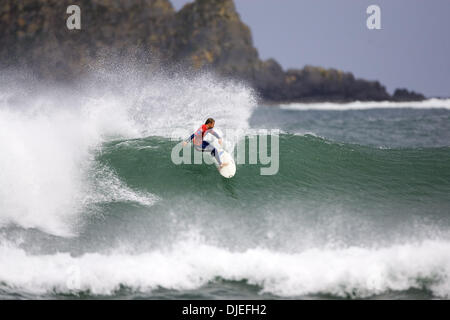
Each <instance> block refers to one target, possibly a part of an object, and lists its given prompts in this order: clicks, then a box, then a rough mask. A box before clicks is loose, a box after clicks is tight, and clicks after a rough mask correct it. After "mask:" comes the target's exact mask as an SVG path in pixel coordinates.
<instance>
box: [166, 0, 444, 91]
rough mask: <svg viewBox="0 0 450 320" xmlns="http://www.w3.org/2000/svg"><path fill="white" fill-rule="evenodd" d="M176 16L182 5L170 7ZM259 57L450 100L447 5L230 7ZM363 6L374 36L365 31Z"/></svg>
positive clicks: (319, 1)
mask: <svg viewBox="0 0 450 320" xmlns="http://www.w3.org/2000/svg"><path fill="white" fill-rule="evenodd" d="M171 2H172V4H173V5H174V7H175V8H176V9H180V8H181V7H182V6H183V5H184V4H186V3H188V2H192V1H189V0H171ZM235 4H236V8H237V11H238V13H239V15H240V16H241V19H242V21H243V22H244V23H245V24H247V25H248V26H249V27H250V29H251V31H252V36H253V43H254V45H255V47H256V48H257V49H258V52H259V55H260V57H261V58H262V59H263V60H265V59H268V58H274V59H275V60H277V61H278V62H279V63H280V64H281V66H282V67H283V68H284V69H288V68H302V67H303V66H305V65H313V66H322V67H326V68H336V69H340V70H343V71H348V72H352V73H353V74H354V75H355V76H356V77H358V78H364V79H368V80H379V81H380V82H381V83H382V84H383V85H385V86H386V88H387V89H388V91H389V92H391V93H392V92H393V91H394V90H395V88H407V89H409V90H414V91H417V92H421V93H423V94H425V95H426V96H428V97H436V96H439V97H450V34H449V33H450V0H427V1H426V0H370V1H369V0H235ZM370 5H378V6H379V7H380V12H381V14H380V21H381V29H380V30H369V29H368V28H367V25H366V21H367V19H368V17H369V14H367V13H366V9H367V7H368V6H370Z"/></svg>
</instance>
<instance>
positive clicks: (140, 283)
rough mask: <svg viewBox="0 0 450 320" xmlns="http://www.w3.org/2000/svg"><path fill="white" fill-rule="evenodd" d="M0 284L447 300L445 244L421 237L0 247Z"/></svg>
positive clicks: (449, 252)
mask: <svg viewBox="0 0 450 320" xmlns="http://www.w3.org/2000/svg"><path fill="white" fill-rule="evenodd" d="M0 256H1V257H2V260H3V261H2V263H1V264H0V283H1V282H3V283H5V284H6V286H8V287H10V288H13V289H15V290H23V291H26V292H31V293H35V294H43V293H49V292H63V293H76V292H80V291H84V292H86V291H89V292H91V293H92V294H106V295H112V294H114V293H115V291H116V290H118V289H119V287H120V285H124V286H127V287H129V288H131V289H133V290H136V291H140V292H150V291H151V290H153V289H156V288H158V287H164V288H167V289H175V290H190V289H196V288H199V287H201V286H202V285H205V284H206V283H208V282H210V281H214V280H215V279H216V277H221V278H223V279H226V280H236V281H240V280H244V279H245V280H247V281H248V283H250V284H255V285H258V286H260V287H262V292H269V293H272V294H276V295H279V296H281V297H295V296H301V295H308V294H319V293H322V294H331V295H335V296H342V297H348V296H351V297H359V298H362V297H369V296H371V295H376V294H382V293H384V292H387V291H390V290H394V291H395V290H398V291H403V290H408V289H411V288H418V289H428V290H430V291H431V292H432V293H433V294H434V295H435V296H437V297H441V298H449V297H450V277H449V275H450V243H449V242H443V241H424V242H422V243H417V244H403V245H393V246H390V247H386V248H379V249H368V248H360V247H351V248H346V249H340V250H332V249H310V250H306V251H304V252H301V253H295V254H290V253H281V252H274V251H270V250H266V249H261V248H254V249H248V250H246V251H243V252H232V251H229V250H227V249H224V248H219V247H216V246H211V245H206V244H202V243H199V242H196V241H184V242H180V243H177V244H175V245H174V246H173V247H172V248H170V249H166V250H156V251H152V252H148V253H141V254H131V253H127V252H126V251H123V250H117V251H116V252H111V253H110V254H99V253H87V254H84V255H82V256H79V257H72V256H71V255H70V254H68V253H58V254H54V255H28V254H26V253H25V252H24V251H23V250H22V249H18V248H16V247H14V246H12V245H9V246H7V245H6V244H3V245H0Z"/></svg>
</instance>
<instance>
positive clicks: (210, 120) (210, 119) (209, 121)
mask: <svg viewBox="0 0 450 320" xmlns="http://www.w3.org/2000/svg"><path fill="white" fill-rule="evenodd" d="M214 123H216V121H215V120H214V119H213V118H208V119H207V120H206V122H205V124H206V125H207V126H208V129H212V128H214Z"/></svg>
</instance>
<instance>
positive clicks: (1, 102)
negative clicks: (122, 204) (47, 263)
mask: <svg viewBox="0 0 450 320" xmlns="http://www.w3.org/2000/svg"><path fill="white" fill-rule="evenodd" d="M133 72H134V71H133V70H125V71H124V73H123V74H120V73H117V72H104V73H94V74H93V75H92V76H91V77H88V78H86V79H85V80H83V81H82V82H81V84H80V85H79V86H78V87H76V88H56V87H54V86H51V87H49V86H45V84H43V85H39V84H36V82H31V85H30V84H29V83H27V84H22V83H21V82H20V81H15V80H14V79H12V80H10V79H8V77H6V76H5V75H2V76H1V77H0V152H1V153H2V156H1V157H0V226H1V225H5V224H8V223H16V224H18V225H20V226H22V227H25V228H39V229H41V230H44V231H46V232H49V233H52V234H57V235H62V236H68V235H72V230H71V229H72V228H71V223H70V221H71V220H72V219H73V218H74V217H76V215H78V214H80V212H82V211H83V210H82V209H83V206H85V205H86V204H89V203H92V202H99V201H100V202H101V201H108V199H109V201H113V200H117V199H118V200H121V201H123V200H125V201H137V202H139V203H141V204H144V205H151V204H152V203H153V202H154V201H155V200H156V199H157V197H155V196H154V195H151V194H148V193H139V192H137V191H134V190H131V189H130V188H128V187H127V186H126V185H125V184H124V183H123V182H122V181H120V179H118V178H117V176H115V175H114V174H113V172H112V171H111V170H109V169H108V168H105V167H102V166H98V164H97V163H96V161H95V153H96V150H98V148H100V147H101V145H102V143H103V142H104V141H107V140H111V139H116V138H121V139H123V138H140V137H145V136H148V135H157V136H165V137H173V136H174V133H175V134H176V133H177V130H180V129H182V130H184V132H185V133H187V132H189V130H191V129H192V128H195V127H198V126H199V125H200V124H202V123H203V122H204V120H205V118H207V117H214V118H216V123H217V125H218V126H220V127H221V128H227V127H238V128H241V127H247V126H248V121H247V120H248V118H249V117H250V115H251V111H252V110H253V108H254V106H255V105H256V102H255V100H254V97H253V92H252V91H251V90H250V89H248V88H247V87H246V86H245V85H244V84H241V83H238V82H233V81H222V80H219V79H216V78H215V77H214V76H212V75H208V74H205V75H200V76H198V77H187V76H186V77H185V76H179V77H176V76H172V77H167V76H164V75H162V74H160V75H151V76H150V77H144V78H142V77H141V76H142V75H140V74H139V73H133ZM144 74H145V73H144ZM178 132H179V131H178ZM180 137H184V136H181V135H180ZM95 170H98V172H96V171H95ZM149 178H151V177H149Z"/></svg>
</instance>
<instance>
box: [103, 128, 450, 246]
mask: <svg viewBox="0 0 450 320" xmlns="http://www.w3.org/2000/svg"><path fill="white" fill-rule="evenodd" d="M177 143H178V141H170V140H168V139H165V138H157V137H149V138H146V139H137V140H122V141H114V142H110V143H107V144H105V145H104V147H103V149H102V152H101V153H100V154H99V155H98V159H97V160H98V161H99V162H100V163H102V164H103V165H107V166H109V167H110V168H112V169H113V170H114V171H115V173H116V174H117V175H118V176H119V177H120V179H122V180H123V181H124V182H125V183H126V184H127V185H128V186H130V187H131V188H132V189H134V190H141V191H145V192H150V193H152V194H154V195H156V196H157V197H159V198H160V201H158V202H157V203H156V204H155V205H154V206H153V207H150V208H146V209H145V210H144V211H145V212H146V213H145V216H146V217H147V218H148V220H146V219H141V222H143V223H144V224H145V225H148V226H155V224H156V225H158V227H157V228H159V229H158V230H160V231H161V232H162V231H163V233H165V236H164V237H163V238H164V239H165V240H167V238H166V236H169V235H171V236H176V235H179V234H180V233H183V230H186V229H188V226H189V228H191V227H194V228H197V229H198V230H201V233H202V234H203V235H205V236H206V237H209V239H210V240H212V241H219V242H221V243H226V244H228V245H230V246H236V247H239V248H240V249H242V248H245V247H247V246H248V247H251V246H254V245H263V246H268V247H276V248H277V249H285V250H289V251H292V250H294V251H297V250H303V249H305V248H306V247H309V246H315V247H316V246H318V245H319V246H320V245H330V243H331V244H332V245H341V244H342V245H346V246H347V245H351V244H358V245H364V244H366V245H374V244H375V245H383V244H388V243H391V242H392V241H402V239H405V241H406V239H408V240H411V238H413V239H417V240H420V239H421V238H425V237H428V238H429V237H430V236H436V235H438V234H439V236H441V237H442V236H443V235H442V233H446V230H448V219H447V217H446V215H447V214H448V212H449V209H450V197H449V196H448V195H449V194H450V148H448V147H443V148H418V149H417V148H416V149H378V148H371V147H365V146H359V145H350V144H343V143H334V142H331V141H328V140H325V139H322V138H318V137H315V136H311V135H305V136H298V135H291V134H282V135H280V143H279V146H280V147H279V148H280V155H279V157H280V158H279V161H280V168H279V172H278V173H277V174H275V175H270V176H263V175H260V169H261V168H262V167H265V166H263V165H261V164H256V165H251V164H238V166H237V173H236V176H235V177H234V178H232V179H224V178H222V177H221V176H220V175H219V174H218V172H217V170H216V168H215V166H213V165H206V164H202V165H194V164H191V165H189V164H181V165H175V164H173V163H172V161H171V159H170V154H171V150H172V148H173V147H174V146H175V145H176V144H177ZM123 205H125V204H122V206H123ZM129 206H131V204H129ZM109 209H111V207H109ZM122 212H123V208H122ZM123 219H125V218H123ZM144 220H146V221H144ZM155 231H157V230H156V229H155ZM135 232H136V230H134V234H135ZM161 232H159V233H158V232H157V233H156V234H159V235H161ZM148 233H151V232H150V231H148ZM444 236H446V235H444Z"/></svg>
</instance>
